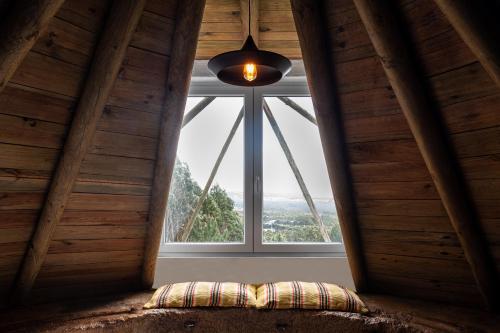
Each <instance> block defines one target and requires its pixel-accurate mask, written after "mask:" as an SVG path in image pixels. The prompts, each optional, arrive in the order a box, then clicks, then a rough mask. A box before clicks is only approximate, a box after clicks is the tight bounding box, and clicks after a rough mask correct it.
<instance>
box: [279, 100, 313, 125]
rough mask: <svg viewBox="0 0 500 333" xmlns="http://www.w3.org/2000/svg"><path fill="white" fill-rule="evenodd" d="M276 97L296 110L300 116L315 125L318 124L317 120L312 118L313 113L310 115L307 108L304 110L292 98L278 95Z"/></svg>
mask: <svg viewBox="0 0 500 333" xmlns="http://www.w3.org/2000/svg"><path fill="white" fill-rule="evenodd" d="M278 99H279V100H280V101H282V102H283V103H285V104H286V105H288V106H289V107H291V108H292V109H293V110H295V112H297V113H298V114H300V115H301V116H302V117H304V118H306V119H307V120H309V121H310V122H311V123H313V124H314V125H316V126H317V125H318V122H317V121H316V118H314V116H313V115H311V114H310V113H309V112H307V110H304V109H303V108H302V107H301V106H300V105H298V104H297V103H295V102H294V101H293V100H292V99H290V98H288V97H278Z"/></svg>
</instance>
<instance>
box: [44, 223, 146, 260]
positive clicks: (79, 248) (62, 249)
mask: <svg viewBox="0 0 500 333" xmlns="http://www.w3.org/2000/svg"><path fill="white" fill-rule="evenodd" d="M113 232H114V231H113ZM142 236H144V235H142ZM143 247H144V239H143V238H124V239H117V238H113V239H64V240H53V241H52V242H51V243H50V247H49V252H48V253H77V252H105V251H128V250H135V249H139V248H143ZM138 268H139V267H138Z"/></svg>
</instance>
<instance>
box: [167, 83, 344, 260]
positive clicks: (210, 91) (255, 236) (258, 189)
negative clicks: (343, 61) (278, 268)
mask: <svg viewBox="0 0 500 333" xmlns="http://www.w3.org/2000/svg"><path fill="white" fill-rule="evenodd" d="M206 96H217V97H244V107H245V111H244V112H245V113H244V115H245V116H244V118H243V119H244V122H243V123H244V173H243V174H244V177H245V179H244V221H245V227H244V230H245V239H244V242H243V243H167V242H165V241H164V240H165V238H164V234H163V235H162V242H161V245H160V253H161V254H164V255H172V254H182V253H184V254H188V255H194V254H197V255H214V254H217V253H221V254H224V255H228V254H237V253H239V254H244V255H266V254H273V253H276V254H277V255H280V256H281V255H286V254H287V253H290V254H293V255H297V254H298V253H303V254H304V256H310V255H312V254H314V253H317V254H318V255H325V254H331V255H335V256H338V255H343V254H345V249H344V245H343V244H342V243H262V213H261V212H262V201H263V193H262V182H263V181H264V179H263V177H262V171H263V170H262V169H263V167H262V165H263V164H262V162H263V156H262V148H263V112H262V101H263V98H264V97H278V96H287V97H300V96H307V97H309V96H310V94H309V90H308V87H307V83H306V81H305V79H302V78H301V79H286V80H283V81H282V82H280V83H278V84H274V85H270V86H265V87H256V88H247V87H237V86H230V85H226V84H223V83H221V82H220V81H216V80H213V79H208V80H193V82H192V83H191V86H190V90H189V97H206ZM235 112H236V111H235Z"/></svg>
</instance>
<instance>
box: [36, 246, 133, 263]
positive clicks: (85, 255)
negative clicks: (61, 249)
mask: <svg viewBox="0 0 500 333" xmlns="http://www.w3.org/2000/svg"><path fill="white" fill-rule="evenodd" d="M141 257H142V249H140V250H137V249H135V250H128V251H104V252H82V253H51V254H47V258H46V260H45V264H44V265H47V266H64V265H71V264H74V263H79V264H93V263H111V262H121V261H130V260H136V259H138V258H141Z"/></svg>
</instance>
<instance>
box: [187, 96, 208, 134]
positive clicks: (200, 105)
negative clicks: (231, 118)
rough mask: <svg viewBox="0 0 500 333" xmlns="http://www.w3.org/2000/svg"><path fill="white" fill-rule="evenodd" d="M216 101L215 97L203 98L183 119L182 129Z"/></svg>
mask: <svg viewBox="0 0 500 333" xmlns="http://www.w3.org/2000/svg"><path fill="white" fill-rule="evenodd" d="M214 99H215V97H214V96H209V97H205V98H203V99H202V100H201V101H200V102H199V103H198V104H196V105H195V106H194V107H193V108H192V109H191V110H189V112H188V113H186V115H185V116H184V118H183V119H182V127H184V126H186V125H187V124H189V123H190V122H191V120H193V118H194V117H196V116H197V115H198V114H199V113H200V112H201V111H203V110H205V108H206V107H207V106H208V105H209V104H210V103H212V102H213V100H214Z"/></svg>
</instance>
